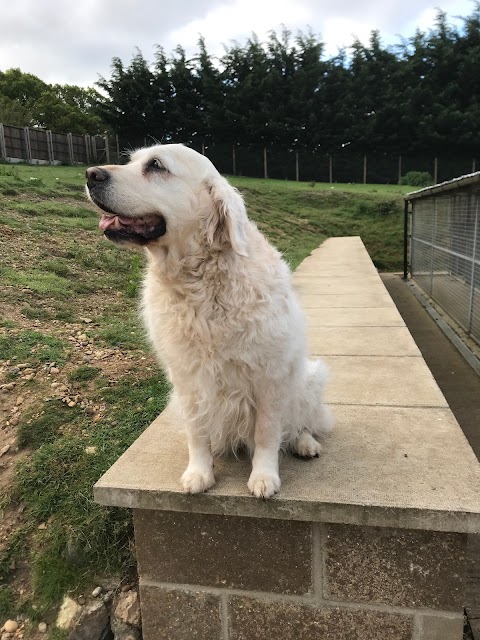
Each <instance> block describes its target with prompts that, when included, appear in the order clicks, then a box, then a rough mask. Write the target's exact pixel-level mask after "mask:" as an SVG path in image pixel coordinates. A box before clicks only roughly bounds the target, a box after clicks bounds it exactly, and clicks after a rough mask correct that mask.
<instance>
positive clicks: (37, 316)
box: [21, 305, 52, 320]
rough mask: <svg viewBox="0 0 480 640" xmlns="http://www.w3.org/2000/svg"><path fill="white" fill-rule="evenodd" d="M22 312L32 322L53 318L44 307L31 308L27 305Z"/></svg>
mask: <svg viewBox="0 0 480 640" xmlns="http://www.w3.org/2000/svg"><path fill="white" fill-rule="evenodd" d="M21 312H22V314H23V315H24V316H25V317H26V318H29V319H30V320H48V319H49V318H51V317H52V316H51V314H50V313H49V312H48V311H47V309H44V308H43V307H31V306H30V305H25V306H24V307H22V308H21Z"/></svg>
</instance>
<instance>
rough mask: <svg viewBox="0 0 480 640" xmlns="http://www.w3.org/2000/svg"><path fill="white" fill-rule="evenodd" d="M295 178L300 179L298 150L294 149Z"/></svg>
mask: <svg viewBox="0 0 480 640" xmlns="http://www.w3.org/2000/svg"><path fill="white" fill-rule="evenodd" d="M295 180H296V181H297V182H299V181H300V166H299V163H298V151H295Z"/></svg>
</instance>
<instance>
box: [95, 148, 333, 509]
mask: <svg viewBox="0 0 480 640" xmlns="http://www.w3.org/2000/svg"><path fill="white" fill-rule="evenodd" d="M87 193H88V195H89V197H90V198H91V200H92V201H93V202H94V203H95V204H96V205H97V206H98V207H99V208H100V209H101V210H102V212H101V213H102V215H101V218H100V224H99V226H100V229H102V230H103V231H104V234H105V236H106V237H107V238H108V239H109V240H112V241H114V242H117V243H122V244H130V245H131V244H133V245H141V246H144V247H145V249H146V254H147V258H148V267H147V272H146V276H145V279H144V284H143V303H142V309H143V317H144V321H145V324H146V327H147V330H148V334H149V336H150V339H151V342H152V344H153V347H154V349H155V351H156V353H157V356H158V358H159V360H160V363H161V364H162V365H163V366H164V367H165V369H166V371H167V374H168V376H169V378H170V381H171V382H172V385H173V389H174V391H173V397H172V402H175V403H176V405H177V409H178V411H179V412H181V417H182V420H183V421H184V423H185V425H186V431H187V440H188V451H189V463H188V467H187V469H186V470H185V473H184V474H183V476H182V484H183V488H184V490H185V491H187V492H189V493H198V492H201V491H206V490H207V489H209V488H210V487H211V486H213V484H214V483H215V477H214V473H213V456H214V455H219V454H222V453H225V452H228V451H231V450H236V449H238V448H241V447H246V448H248V450H249V451H250V452H251V455H252V471H251V474H250V478H249V480H248V488H249V490H250V492H251V493H253V494H254V495H255V496H257V497H259V498H268V497H270V496H272V495H273V494H274V493H276V492H277V491H278V490H279V488H280V477H279V452H280V450H281V449H284V450H289V451H291V452H293V453H294V454H296V455H298V456H301V457H304V458H311V457H316V456H318V455H319V453H320V450H321V447H320V444H319V442H318V441H317V439H316V438H317V437H318V436H321V435H322V434H324V433H327V432H328V431H329V430H330V429H331V426H332V417H331V414H330V411H329V409H328V408H327V407H326V406H325V405H324V404H323V402H322V395H323V390H324V386H325V383H326V380H327V369H326V366H325V365H324V363H323V362H321V361H320V360H316V361H312V360H309V359H308V357H307V348H306V340H305V323H304V316H303V312H302V310H301V308H300V306H299V303H298V301H297V298H296V296H295V294H294V292H293V290H292V283H291V274H290V270H289V267H288V266H287V264H286V263H285V261H284V260H283V259H282V257H281V255H280V254H279V252H278V251H277V250H276V249H274V247H272V245H270V244H269V242H268V241H267V240H266V238H265V237H264V236H263V235H262V234H261V233H260V231H259V230H258V229H257V227H256V226H255V224H254V223H253V222H251V221H250V220H249V219H248V217H247V213H246V209H245V205H244V202H243V199H242V197H241V195H240V194H239V193H238V191H237V190H236V189H234V188H233V187H232V186H231V185H230V184H229V183H228V182H227V180H225V178H223V177H222V176H221V175H220V174H219V173H218V171H217V170H216V169H215V167H214V166H213V164H212V163H211V162H210V161H209V160H208V159H207V158H206V157H205V156H203V155H200V154H199V153H197V152H195V151H193V150H192V149H189V148H187V147H184V146H183V145H178V144H169V145H159V146H154V147H149V148H144V149H140V150H138V151H136V152H135V153H133V154H132V156H131V158H130V162H129V163H128V164H126V165H124V166H120V165H108V166H103V167H92V168H90V169H88V170H87Z"/></svg>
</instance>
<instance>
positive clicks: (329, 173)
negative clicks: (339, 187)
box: [328, 153, 333, 184]
mask: <svg viewBox="0 0 480 640" xmlns="http://www.w3.org/2000/svg"><path fill="white" fill-rule="evenodd" d="M328 178H329V181H330V184H332V182H333V160H332V156H331V154H330V153H329V154H328Z"/></svg>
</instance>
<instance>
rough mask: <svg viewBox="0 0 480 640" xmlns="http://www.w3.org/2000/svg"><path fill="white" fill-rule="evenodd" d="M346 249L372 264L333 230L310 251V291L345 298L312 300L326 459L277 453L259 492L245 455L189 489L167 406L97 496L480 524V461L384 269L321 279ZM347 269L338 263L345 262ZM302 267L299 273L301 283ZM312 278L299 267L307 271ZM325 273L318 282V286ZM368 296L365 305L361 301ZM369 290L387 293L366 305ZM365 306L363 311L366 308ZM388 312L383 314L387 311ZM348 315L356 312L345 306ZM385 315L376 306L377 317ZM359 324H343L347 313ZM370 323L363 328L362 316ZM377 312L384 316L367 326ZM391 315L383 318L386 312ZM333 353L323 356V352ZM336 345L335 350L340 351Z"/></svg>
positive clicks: (290, 514)
mask: <svg viewBox="0 0 480 640" xmlns="http://www.w3.org/2000/svg"><path fill="white" fill-rule="evenodd" d="M345 256H348V260H349V261H351V264H355V261H356V260H359V261H360V263H361V264H362V265H363V266H364V267H363V268H367V270H370V271H371V270H373V265H372V263H371V261H370V259H369V257H368V254H367V252H366V250H365V248H364V246H363V243H362V242H361V240H360V239H359V238H343V239H342V238H338V239H331V240H328V241H327V242H326V243H324V245H322V246H321V247H320V248H319V249H317V250H315V251H314V252H313V254H312V255H311V256H310V257H309V258H307V259H306V260H305V261H304V262H303V263H302V265H300V268H299V271H300V269H301V268H303V269H305V268H306V267H308V269H309V273H310V275H309V276H308V280H309V282H310V285H309V286H310V289H311V291H314V292H315V293H314V294H312V295H310V294H307V297H309V298H315V299H318V300H319V301H321V304H328V301H329V300H331V298H332V297H335V298H337V297H338V296H337V294H331V293H325V294H319V293H318V288H319V286H320V285H321V283H325V280H328V287H326V286H325V284H324V289H327V288H328V290H329V291H336V290H337V287H338V286H342V287H343V290H345V291H347V290H350V291H351V293H344V294H341V296H340V297H342V298H343V300H344V303H345V305H348V304H349V301H350V303H352V301H353V306H351V307H348V306H344V307H343V308H342V309H341V312H340V313H338V315H337V320H336V322H337V326H335V313H336V312H337V310H336V309H335V308H329V309H328V313H327V314H326V321H327V322H328V327H322V326H321V325H320V324H319V323H320V322H322V317H323V316H322V312H321V309H320V308H319V309H315V312H314V313H313V314H312V311H311V310H310V309H307V310H306V314H307V318H308V320H309V321H310V323H311V322H312V321H313V322H314V324H313V325H312V324H310V328H309V335H310V342H311V345H312V348H313V352H314V354H315V355H318V356H325V360H326V361H327V362H328V364H329V365H330V368H331V372H332V382H331V384H330V385H329V388H328V393H327V401H328V402H329V403H330V404H332V406H333V411H334V414H335V416H336V421H337V424H336V427H335V429H334V430H333V432H332V434H331V436H329V438H328V439H327V441H326V443H325V452H324V455H322V456H321V457H320V458H319V459H316V460H311V461H308V462H305V461H302V460H297V459H295V458H292V457H284V458H283V459H282V461H281V467H282V468H281V475H282V490H281V493H280V494H279V495H278V496H277V497H276V498H274V499H272V500H269V501H267V502H259V501H258V500H255V499H254V498H252V497H251V496H250V495H249V494H248V490H247V486H246V483H247V479H248V474H249V462H248V461H247V460H245V461H239V460H237V459H234V458H232V459H224V460H218V461H216V463H215V469H216V477H217V484H216V485H215V487H214V488H213V489H211V490H210V491H209V492H208V493H206V494H202V495H196V496H188V495H185V494H184V493H183V492H182V489H181V486H180V476H181V474H182V472H183V470H184V468H185V467H186V464H187V449H186V445H185V437H184V434H183V432H182V425H181V424H179V421H178V419H177V418H176V416H175V415H174V414H173V411H172V409H170V408H169V409H167V410H166V411H165V412H164V413H163V414H162V415H161V416H160V417H159V418H158V419H157V420H156V421H155V422H154V423H153V424H152V425H151V426H150V427H149V428H148V429H147V430H146V431H145V432H144V433H143V434H142V435H141V436H140V438H139V439H138V440H137V441H136V442H135V443H134V444H133V445H132V447H131V448H130V449H129V450H128V451H127V452H126V453H125V454H124V455H123V456H122V457H121V458H120V459H119V460H118V462H117V463H116V464H115V465H114V466H113V467H112V468H111V469H110V470H109V471H108V472H107V473H106V474H105V475H104V476H103V477H102V478H101V479H100V480H99V482H98V483H97V484H96V486H95V489H94V491H95V499H96V500H97V501H98V502H100V503H101V504H105V505H117V506H122V507H129V508H135V509H160V510H162V509H165V510H172V511H183V512H185V511H191V512H195V513H208V514H225V515H231V516H249V517H257V518H274V519H291V520H305V521H315V522H332V523H343V524H368V525H371V526H380V527H402V528H419V529H427V530H438V531H455V532H477V531H480V474H479V466H478V463H477V461H476V458H475V455H474V454H473V452H472V450H471V448H470V446H469V445H468V443H467V441H466V439H465V437H464V436H463V433H462V431H461V429H460V428H459V426H458V424H457V422H456V420H455V418H454V417H453V414H452V413H451V411H450V410H449V408H448V405H447V403H446V401H445V398H444V396H443V394H442V393H441V391H440V389H439V388H438V386H437V384H436V383H435V380H434V378H433V376H432V374H431V372H430V370H429V369H428V367H427V366H426V364H425V362H424V360H423V358H422V357H421V356H420V353H419V351H418V349H417V347H416V345H415V343H414V341H413V339H412V337H411V336H410V333H409V332H408V329H406V328H405V327H404V326H395V327H391V326H390V324H391V322H392V320H393V321H394V322H399V320H398V318H399V316H398V312H397V311H396V308H395V306H394V304H393V302H392V300H391V298H390V296H389V295H388V293H387V291H386V289H385V287H384V285H383V283H382V281H381V279H380V278H379V276H378V275H373V276H372V275H369V276H368V277H367V278H366V279H365V280H364V281H363V284H362V289H365V291H364V292H363V293H361V294H358V293H356V291H355V289H356V287H357V285H356V284H355V286H352V287H350V286H345V278H343V277H339V278H338V279H337V278H336V277H334V276H331V277H329V278H325V277H324V276H320V277H318V278H317V277H316V276H315V269H316V270H317V272H318V273H322V272H323V266H326V267H328V268H330V269H334V268H336V266H338V264H343V263H344V261H345V260H346V257H345ZM340 271H341V269H340ZM298 278H299V276H298V275H297V273H296V274H295V275H294V282H295V283H296V282H297V279H298ZM305 278H306V276H305V275H304V272H303V274H302V275H301V280H302V281H304V280H305ZM319 283H320V284H319ZM360 299H361V306H359V304H360ZM370 300H374V301H381V305H382V306H380V307H376V306H374V307H369V306H368V304H370ZM359 313H361V314H363V316H362V315H360V316H359ZM385 313H386V315H385ZM349 314H351V315H349ZM378 314H379V315H378ZM349 317H351V318H353V319H354V321H355V323H356V325H355V327H351V328H345V327H344V325H345V322H346V321H347V320H348V318H349ZM362 317H363V318H364V319H365V320H364V321H365V322H368V323H369V324H368V326H362V325H361V324H360V323H361V321H362V320H361V318H362ZM372 318H377V320H376V322H377V325H376V326H375V327H372V326H370V323H371V322H372ZM382 321H383V322H385V323H386V325H382V324H381V322H382ZM326 354H328V355H326ZM337 354H339V355H337Z"/></svg>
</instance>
